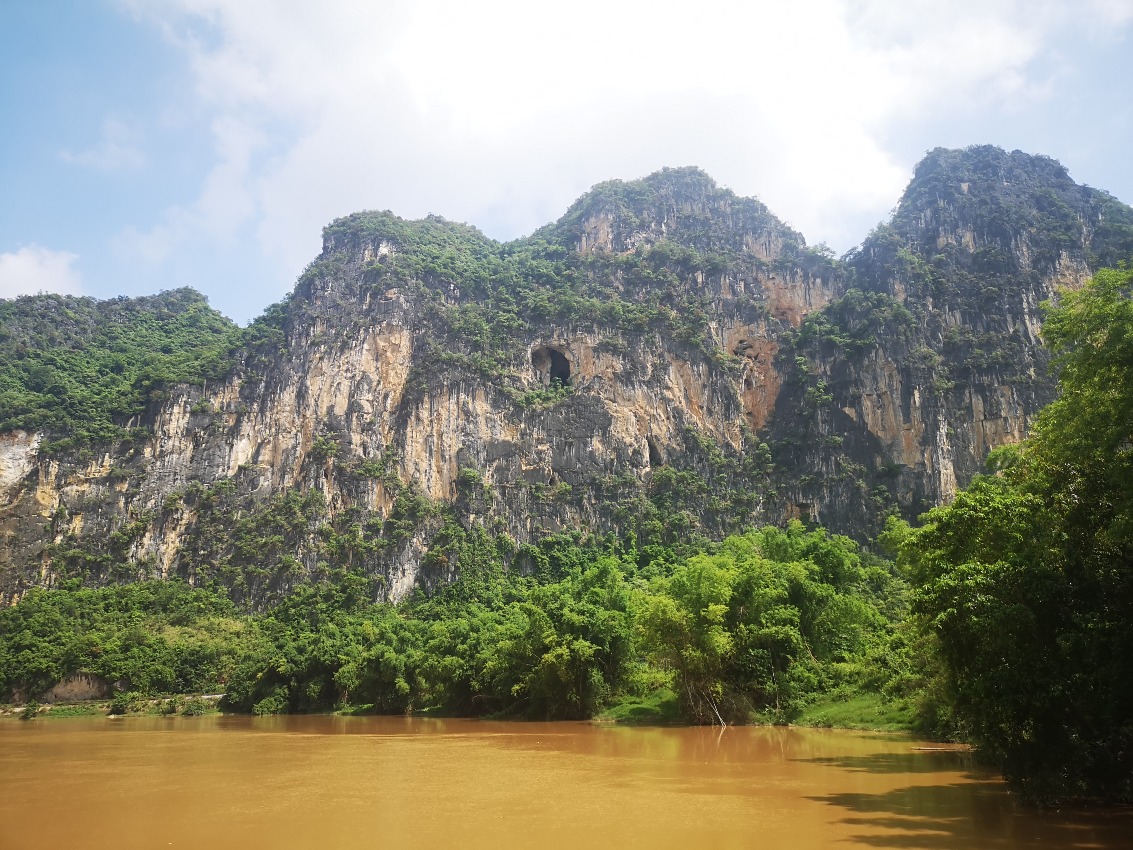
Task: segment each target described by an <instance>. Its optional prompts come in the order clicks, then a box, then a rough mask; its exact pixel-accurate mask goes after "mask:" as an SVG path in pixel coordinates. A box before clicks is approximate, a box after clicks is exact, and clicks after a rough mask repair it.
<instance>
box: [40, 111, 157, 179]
mask: <svg viewBox="0 0 1133 850" xmlns="http://www.w3.org/2000/svg"><path fill="white" fill-rule="evenodd" d="M139 141H140V136H139V134H138V132H137V130H135V129H134V128H132V127H130V126H129V125H127V124H125V123H124V122H122V121H119V120H118V119H115V118H107V119H106V120H105V121H103V123H102V140H101V142H100V143H99V144H98V146H97V147H94V148H90V149H89V150H85V151H80V152H78V153H73V152H71V151H60V153H59V156H60V158H61V159H62V160H63V161H64V162H69V163H71V164H72V165H85V166H88V167H90V168H94V169H97V170H98V171H118V170H119V169H125V168H138V167H140V166H142V165H144V164H145V161H146V158H145V154H143V153H142V151H141V149H140V148H139Z"/></svg>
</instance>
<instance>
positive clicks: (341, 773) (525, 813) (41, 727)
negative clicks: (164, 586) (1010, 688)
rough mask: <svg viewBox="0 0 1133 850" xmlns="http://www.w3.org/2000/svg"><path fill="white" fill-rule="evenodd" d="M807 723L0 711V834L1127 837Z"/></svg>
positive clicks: (151, 840)
mask: <svg viewBox="0 0 1133 850" xmlns="http://www.w3.org/2000/svg"><path fill="white" fill-rule="evenodd" d="M916 746H918V744H917V743H916V742H914V741H910V740H908V739H904V738H897V737H892V736H884V735H875V734H866V733H855V732H845V731H827V730H813V729H768V728H758V727H755V728H729V729H726V730H724V731H721V730H719V729H710V728H694V729H689V728H663V729H656V728H624V727H611V726H602V725H590V724H584V723H494V722H479V721H473V720H432V719H421V718H351V717H283V718H255V719H254V718H247V717H227V716H214V717H204V718H177V719H160V718H128V719H124V720H111V719H104V718H98V719H74V720H65V719H60V720H52V721H44V720H37V721H34V722H31V723H22V722H19V721H15V720H12V721H5V722H3V723H0V848H5V850H7V849H8V848H13V849H14V850H19V849H21V848H37V847H43V848H88V849H89V850H99V848H107V849H108V850H110V848H113V850H132V848H169V847H173V848H177V847H182V848H197V850H229V848H233V850H235V849H236V848H239V850H254V848H328V849H329V848H384V847H390V848H394V847H396V848H401V847H408V848H418V847H421V848H423V847H438V848H440V847H445V848H447V847H472V848H478V847H484V848H487V847H491V848H496V849H497V850H498V848H510V847H535V848H538V850H551V848H560V847H562V848H572V850H577V848H589V847H614V848H638V847H640V848H651V850H656V848H668V847H673V848H678V847H679V848H684V850H687V849H688V848H700V847H711V848H739V847H751V848H760V850H774V849H775V848H794V849H795V850H798V849H799V848H812V847H839V848H858V847H873V848H876V847H896V848H948V850H953V848H981V847H986V848H996V850H1012V848H1040V847H1041V848H1087V847H1101V848H1116V847H1131V846H1133V813H1131V812H1129V811H1112V812H1076V811H1061V812H1042V813H1036V812H1033V811H1029V810H1027V809H1024V808H1022V807H1019V806H1017V805H1016V804H1015V802H1014V801H1013V799H1012V798H1011V796H1010V795H1008V794H1007V792H1006V791H1005V789H1004V787H1003V785H1002V784H1001V783H1000V782H999V781H998V780H997V779H996V777H995V776H994V775H992V774H990V773H988V772H986V771H983V770H981V769H979V768H977V767H975V766H973V764H972V763H971V760H970V757H968V756H967V755H965V754H960V753H948V752H931V751H919V750H916V749H915V747H916Z"/></svg>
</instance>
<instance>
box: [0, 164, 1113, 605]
mask: <svg viewBox="0 0 1133 850" xmlns="http://www.w3.org/2000/svg"><path fill="white" fill-rule="evenodd" d="M996 163H998V165H997V164H996ZM1050 163H1051V161H1049V160H1045V159H1042V158H1028V157H1025V155H1022V154H1017V153H1016V154H1004V153H1003V152H1002V151H997V150H996V149H974V150H969V151H966V152H934V154H932V155H930V157H929V158H928V159H926V161H925V163H922V165H921V166H920V167H919V168H918V172H917V176H916V177H915V178H914V180H913V182H912V183H911V184H910V188H909V190H908V191H907V193H906V196H905V198H904V199H903V200H902V203H901V205H900V206H899V208H898V211H897V214H896V215H895V217H894V220H893V221H892V222H891V223H890V224H889V225H886V226H885V227H882V228H879V230H878V231H876V232H875V233H874V234H872V235H871V236H870V238H869V239H867V240H866V241H865V242H864V243H863V245H862V247H861V248H860V249H859V250H858V251H856V252H855V253H854V254H852V255H851V256H849V257H847V258H846V259H844V260H843V261H838V260H835V259H834V258H832V257H830V256H829V255H828V254H827V253H825V252H822V251H815V250H811V249H809V248H807V246H806V245H805V242H804V241H803V240H802V237H801V236H799V235H798V234H796V233H794V232H793V231H791V230H790V229H789V228H787V227H785V226H784V225H782V224H781V223H780V222H779V221H778V220H777V219H775V218H774V216H773V215H771V213H770V212H768V211H767V210H766V208H765V207H763V206H762V205H761V204H759V202H758V201H755V200H753V199H744V198H737V197H736V196H734V195H732V194H731V193H730V192H727V191H725V190H721V189H720V188H718V187H717V186H716V185H715V184H714V183H713V182H712V181H711V180H710V179H709V178H707V177H706V176H705V175H703V174H702V173H700V172H698V171H696V170H695V169H681V170H676V171H665V172H660V173H658V174H657V175H653V176H652V177H650V178H647V179H646V180H643V181H638V182H637V183H629V184H625V183H611V184H603V185H602V186H599V187H596V189H595V190H594V191H593V192H592V193H590V194H589V195H587V196H586V197H584V198H583V199H581V200H580V201H579V202H577V203H576V204H575V205H574V206H573V207H572V208H571V210H570V211H568V213H567V215H566V216H565V217H564V218H563V219H562V220H561V221H560V222H558V223H556V224H555V225H551V226H549V227H547V228H544V229H543V230H542V231H539V232H538V233H536V234H535V235H534V236H533V237H531V239H529V240H523V241H521V242H519V243H513V244H511V245H499V244H497V243H494V242H492V241H491V240H488V239H486V238H485V237H483V236H482V235H480V234H479V233H478V232H476V231H474V230H472V229H471V228H466V227H463V226H459V225H452V224H449V223H447V222H444V221H443V220H440V219H429V220H426V221H424V222H417V223H412V222H403V221H401V220H400V219H397V218H396V217H394V216H392V215H389V214H357V215H355V216H351V217H348V218H346V219H342V220H340V221H338V222H335V223H334V224H332V225H331V226H330V227H328V228H327V230H326V232H325V234H324V247H323V252H322V254H321V255H320V257H319V258H318V260H316V262H315V263H313V264H312V266H311V267H310V268H309V269H308V271H307V272H306V273H305V274H304V276H303V277H302V278H301V279H300V281H299V284H298V286H297V288H296V290H295V292H294V293H293V294H292V296H291V297H290V298H289V299H288V300H287V301H286V302H285V303H284V304H282V305H279V306H278V307H276V308H273V309H272V310H271V311H269V313H268V314H266V315H265V318H264V319H262V320H261V321H260V322H259V323H257V325H255V326H254V327H253V328H252V329H251V332H250V334H249V342H248V344H247V345H246V346H245V348H244V349H243V351H242V352H241V353H240V355H239V358H238V360H237V361H236V362H234V363H233V365H232V368H231V370H230V373H229V374H228V376H227V377H226V378H225V379H223V380H218V381H214V382H210V383H206V384H205V385H204V386H193V387H184V386H182V387H178V388H174V389H173V391H172V392H170V394H169V395H168V398H166V399H164V400H158V401H155V402H154V403H153V404H152V405H151V408H150V410H149V412H148V413H147V414H146V415H145V416H143V417H140V418H139V420H138V421H137V422H133V423H130V424H131V425H132V426H133V427H135V428H144V429H145V432H144V433H145V434H146V436H145V437H144V438H138V439H134V440H132V441H128V442H124V443H122V444H120V445H116V446H108V447H104V448H103V449H101V450H99V451H98V452H97V453H94V454H93V455H91V456H87V457H80V456H79V454H78V453H75V452H72V453H71V454H70V455H63V456H49V455H47V454H44V453H43V452H41V451H40V450H39V445H40V440H41V435H37V434H29V433H20V432H16V433H10V434H6V435H2V436H0V597H2V598H3V599H6V600H11V599H13V598H15V597H17V596H18V595H19V594H20V593H22V592H23V591H24V590H26V588H28V587H30V586H34V585H48V586H50V585H52V584H54V583H56V582H58V581H61V580H64V579H67V578H79V579H81V580H83V581H87V582H91V583H98V582H105V581H117V580H128V579H134V578H140V577H170V576H184V577H186V578H188V579H190V580H191V581H195V582H218V583H221V584H223V585H224V586H226V587H227V588H228V589H229V591H230V592H231V593H232V594H233V595H234V596H235V597H237V598H239V599H242V600H244V601H246V602H247V603H248V604H251V605H261V604H264V603H266V602H268V601H270V600H272V599H274V598H277V597H278V596H280V595H281V594H284V593H286V592H287V591H288V589H289V588H290V587H291V586H292V585H294V584H295V583H296V582H298V581H304V580H308V579H311V578H315V579H318V578H326V577H328V576H333V575H334V574H336V571H338V570H343V569H346V570H361V571H363V572H366V573H368V574H370V575H372V576H375V577H377V578H378V579H379V582H378V585H377V591H376V592H377V593H378V595H379V596H382V597H385V598H391V599H399V598H403V597H404V596H405V595H406V594H407V593H408V592H409V591H410V590H411V589H412V588H413V587H416V586H421V585H424V586H429V585H432V584H435V583H437V582H443V581H447V580H450V579H451V578H452V576H453V575H455V573H456V571H457V570H459V569H460V567H461V563H460V561H461V557H463V556H464V554H463V553H466V552H467V551H468V549H467V547H468V546H472V545H474V544H475V541H476V540H479V539H481V538H482V539H484V540H488V541H491V545H492V546H494V547H495V551H496V552H497V553H498V554H499V555H500V556H502V557H504V558H505V559H508V560H513V561H514V562H515V563H517V564H518V565H519V566H521V567H522V566H523V565H524V564H525V563H527V561H525V558H528V554H525V553H527V552H528V550H526V549H525V547H527V546H529V545H532V544H536V543H538V542H539V541H540V540H543V539H545V538H547V537H548V536H549V535H557V534H578V533H589V534H594V535H611V536H612V537H614V538H618V539H620V540H622V541H627V540H628V541H631V542H630V543H627V544H625V545H635V546H641V547H646V546H648V545H663V544H667V543H671V542H672V541H673V540H675V539H677V538H678V537H680V536H681V535H688V534H695V533H703V534H707V535H710V536H711V535H716V534H722V533H725V532H727V531H729V530H733V529H736V528H740V527H743V526H744V525H747V524H752V523H761V522H781V521H783V520H784V519H786V518H788V517H792V516H799V517H807V518H810V519H811V520H814V521H819V522H822V523H824V524H826V525H828V526H829V527H831V528H832V529H834V530H836V531H840V532H845V533H849V534H853V535H855V536H859V537H866V536H868V535H870V534H872V533H874V532H875V531H876V530H877V528H878V527H879V523H880V522H881V521H882V520H883V519H884V517H885V516H886V515H887V514H888V513H890V512H893V511H899V512H902V513H904V514H906V515H907V516H915V515H916V514H917V513H918V512H920V511H922V510H924V509H925V508H927V507H929V506H931V505H934V504H939V503H940V502H942V501H945V500H947V499H949V498H950V497H951V496H952V495H953V494H954V493H955V492H956V489H957V487H962V486H964V484H965V483H966V482H967V481H968V480H970V478H971V476H972V475H973V474H975V473H976V472H977V471H979V470H980V468H981V466H982V463H983V460H984V458H985V456H986V454H987V452H988V451H989V450H990V449H992V448H994V447H996V446H999V445H1003V444H1004V443H1009V442H1016V441H1018V440H1019V439H1021V438H1022V437H1023V436H1024V435H1025V433H1026V431H1027V427H1028V424H1029V422H1030V421H1031V418H1032V417H1033V416H1034V414H1035V413H1036V411H1037V410H1038V409H1039V408H1040V407H1041V406H1042V405H1043V404H1044V403H1046V402H1047V401H1048V400H1049V399H1050V398H1051V395H1052V392H1053V384H1052V381H1051V379H1050V377H1049V375H1048V372H1047V365H1048V364H1047V359H1046V355H1045V353H1044V352H1043V351H1042V349H1041V345H1040V342H1039V339H1038V329H1039V324H1040V321H1041V313H1040V311H1039V308H1038V305H1039V304H1040V303H1041V302H1042V301H1043V300H1045V299H1047V298H1050V297H1052V295H1054V294H1055V292H1056V290H1057V288H1058V287H1059V286H1067V285H1069V286H1076V285H1079V284H1080V283H1081V282H1083V281H1084V280H1085V279H1087V277H1088V275H1089V274H1090V271H1091V270H1092V269H1093V268H1095V267H1096V266H1097V265H1098V263H1099V262H1101V260H1102V259H1103V258H1109V257H1110V256H1111V255H1115V254H1116V253H1119V252H1120V251H1121V250H1124V248H1123V245H1124V243H1123V242H1122V241H1121V240H1122V239H1124V238H1126V231H1125V230H1123V229H1122V228H1123V227H1124V226H1125V225H1124V224H1123V222H1124V223H1129V224H1130V227H1129V233H1133V217H1131V216H1133V214H1131V212H1130V211H1129V209H1128V208H1126V207H1123V206H1121V205H1119V204H1117V202H1116V201H1112V199H1108V200H1107V198H1108V196H1103V194H1102V193H1096V192H1094V191H1093V190H1087V189H1084V188H1083V187H1079V186H1076V185H1075V184H1073V182H1072V181H1070V180H1069V177H1067V176H1066V174H1065V171H1064V170H1061V169H1060V167H1058V168H1055V167H1054V166H1052V165H1051V164H1050ZM1004 174H1009V175H1011V176H1012V177H1013V178H1014V179H1016V180H1018V181H1023V180H1024V178H1025V182H1026V181H1029V182H1028V183H1027V186H1025V187H1022V188H1020V187H1018V186H1016V187H1015V189H1014V190H1013V191H1012V193H1009V194H1010V197H1009V198H1007V200H1004V199H1003V193H1002V191H1001V190H1000V184H1001V183H1002V182H1003V175H1004ZM993 178H994V179H993ZM997 181H998V182H997ZM1052 199H1053V200H1052ZM1056 202H1057V203H1056ZM1111 202H1112V203H1111ZM1063 208H1065V210H1069V213H1067V215H1068V216H1069V218H1066V217H1065V216H1063V217H1062V218H1060V217H1059V216H1061V215H1062V211H1063ZM1051 210H1054V212H1051ZM1052 217H1053V218H1052ZM1071 219H1072V220H1071ZM1051 221H1053V222H1054V224H1051ZM1115 222H1116V224H1115ZM1071 225H1073V226H1072V227H1071ZM1052 231H1056V232H1055V233H1054V235H1052ZM1064 231H1065V232H1064ZM1071 231H1073V232H1071ZM1099 234H1101V235H1100V236H1099ZM1071 237H1072V238H1071ZM1103 237H1104V238H1103ZM1052 240H1053V241H1054V243H1055V244H1054V245H1053V247H1052V246H1051V244H1050V243H1051V241H1052ZM1130 250H1131V251H1133V241H1131V242H1130ZM477 535H480V536H479V537H478V536H477ZM476 545H479V544H476Z"/></svg>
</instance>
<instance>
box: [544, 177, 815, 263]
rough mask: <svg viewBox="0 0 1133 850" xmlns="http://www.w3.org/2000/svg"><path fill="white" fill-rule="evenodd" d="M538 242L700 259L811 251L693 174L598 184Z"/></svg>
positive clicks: (775, 222)
mask: <svg viewBox="0 0 1133 850" xmlns="http://www.w3.org/2000/svg"><path fill="white" fill-rule="evenodd" d="M533 238H537V239H544V240H546V241H548V242H554V243H557V244H560V245H563V246H564V247H566V248H569V249H572V250H576V251H581V252H590V251H606V252H612V253H626V252H629V251H633V250H635V249H636V248H638V247H639V246H640V247H649V246H650V245H654V244H656V243H658V242H662V241H670V242H676V243H678V244H681V245H683V246H685V247H687V248H692V249H694V250H697V251H700V252H702V253H721V254H731V253H741V252H749V253H754V254H756V255H757V256H761V257H763V258H764V259H769V258H771V257H773V256H775V255H777V254H778V253H779V250H780V248H781V247H782V244H783V243H784V242H790V243H794V244H795V245H798V246H800V247H802V246H804V245H805V244H806V243H805V240H804V239H803V238H802V236H801V235H800V234H798V233H796V232H795V231H794V230H792V229H791V228H789V227H787V226H786V225H785V224H783V222H782V221H780V220H779V219H778V218H777V217H776V216H775V215H774V214H772V213H771V211H770V210H768V209H767V207H766V206H764V204H763V203H762V202H761V201H759V200H758V199H757V198H744V197H740V196H738V195H736V194H735V193H734V192H732V191H731V190H730V189H726V188H724V187H722V186H720V185H719V184H718V183H717V182H716V181H715V180H713V179H712V177H711V176H709V175H708V174H707V173H706V172H704V171H703V170H702V169H700V168H697V167H695V166H685V167H683V168H662V169H661V170H660V171H655V172H653V173H652V174H650V175H648V176H646V177H643V178H641V179H639V180H632V181H624V180H609V181H606V182H604V183H599V184H597V185H596V186H594V187H593V188H592V189H591V190H590V191H589V192H587V193H586V194H584V195H583V196H582V197H581V198H579V199H578V200H577V201H575V202H574V203H573V204H572V205H571V206H570V209H568V210H567V212H566V214H565V215H564V216H563V217H562V218H560V219H559V220H558V221H557V222H555V223H554V224H551V225H548V226H547V227H544V228H542V229H541V230H539V231H536V233H535V234H534V235H533Z"/></svg>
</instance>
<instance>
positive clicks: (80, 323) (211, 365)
mask: <svg viewBox="0 0 1133 850" xmlns="http://www.w3.org/2000/svg"><path fill="white" fill-rule="evenodd" d="M238 336H239V328H238V327H237V326H236V325H234V324H233V323H232V322H230V321H229V320H228V319H226V318H224V317H223V316H222V315H220V313H218V312H216V311H215V310H213V309H212V308H210V307H209V306H208V302H207V301H205V299H204V296H202V295H200V294H199V293H197V292H194V291H193V290H191V289H178V290H174V291H171V292H163V293H161V294H160V295H154V296H150V297H145V298H118V299H113V300H109V301H96V300H95V299H93V298H79V297H75V296H69V295H28V296H22V297H20V298H16V299H13V300H3V299H0V431H6V430H11V429H15V428H24V429H28V430H38V429H47V430H48V432H49V434H50V438H51V439H52V440H53V441H54V445H53V446H47V448H48V449H54V450H57V451H58V450H63V449H67V448H71V447H74V446H83V445H85V444H88V443H90V442H92V441H101V442H105V441H109V440H113V439H118V438H121V437H123V436H126V435H127V431H126V428H125V427H124V426H125V424H126V422H127V421H128V420H129V418H130V417H131V416H135V415H137V414H139V413H142V412H143V411H144V410H145V407H146V405H147V404H148V403H150V402H151V401H152V400H154V399H155V398H161V397H162V392H163V391H164V390H165V388H167V387H168V386H170V385H173V384H179V383H188V384H200V383H201V382H203V381H205V380H207V379H209V378H215V377H218V376H220V375H223V374H224V373H225V372H226V371H227V369H228V366H229V356H230V351H231V348H232V346H233V345H234V344H235V343H236V341H237V339H238Z"/></svg>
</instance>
